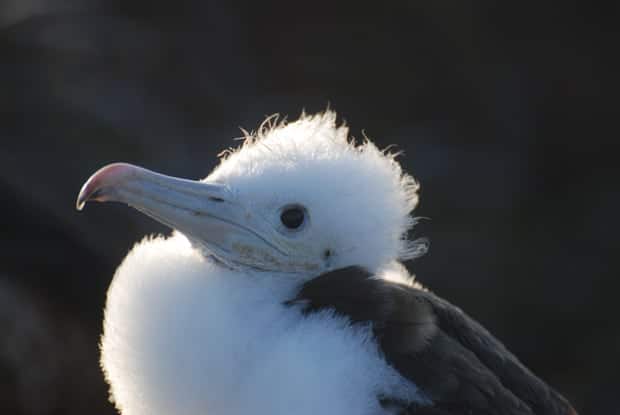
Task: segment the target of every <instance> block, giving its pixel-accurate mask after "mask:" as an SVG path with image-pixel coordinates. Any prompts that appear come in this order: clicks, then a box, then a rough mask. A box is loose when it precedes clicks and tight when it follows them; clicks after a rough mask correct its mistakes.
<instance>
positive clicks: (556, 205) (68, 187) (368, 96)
mask: <svg viewBox="0 0 620 415" xmlns="http://www.w3.org/2000/svg"><path fill="white" fill-rule="evenodd" d="M610 4H611V5H610V6H608V8H604V7H603V6H602V5H600V4H596V3H595V2H589V3H587V2H581V4H572V3H571V2H551V1H539V2H523V1H522V2H495V1H477V2H461V1H446V0H434V1H427V2H422V1H414V0H410V1H392V2H389V1H386V2H363V1H355V2H354V1H351V2H342V3H337V4H336V3H323V2H285V1H279V2H275V3H265V2H260V1H257V2H253V1H229V2H215V1H205V0H201V1H199V0H196V1H176V2H171V1H163V0H148V1H147V0H141V1H129V0H0V195H1V199H0V200H1V201H2V203H1V204H0V217H1V222H0V223H1V228H0V229H1V232H2V233H1V238H0V413H2V414H18V415H20V414H37V415H38V414H84V413H87V414H113V413H114V410H113V408H112V406H111V405H110V404H109V403H108V402H107V391H106V386H105V385H104V382H103V377H102V375H101V373H100V370H99V367H98V345H97V343H98V338H99V334H100V330H101V321H102V309H103V304H104V298H105V292H106V289H107V286H108V284H109V283H110V280H111V277H112V274H113V272H114V269H115V267H116V266H117V265H118V264H119V262H120V261H121V260H122V258H123V256H124V255H125V254H126V252H127V250H128V249H129V248H130V247H131V246H132V244H133V243H134V242H135V241H137V240H138V239H141V238H142V236H143V235H145V234H148V233H153V232H168V231H167V230H166V229H164V228H163V227H161V226H160V225H158V224H156V223H154V222H153V221H151V220H149V219H147V218H145V217H142V216H141V215H140V214H138V213H136V212H134V211H132V210H130V209H127V208H126V207H123V206H117V205H105V206H101V205H91V206H90V207H89V209H87V210H86V211H85V212H83V213H78V212H76V211H75V209H74V201H75V198H76V195H77V192H78V190H79V188H80V186H81V184H82V183H83V182H84V181H85V179H86V178H87V177H88V176H89V175H90V174H91V173H92V172H94V171H95V170H96V169H97V168H99V167H100V166H102V165H104V164H106V163H109V162H113V161H119V160H122V161H128V162H132V163H136V164H140V165H143V166H146V167H148V168H151V169H154V170H157V171H161V172H164V173H167V174H172V175H178V176H183V177H189V178H200V177H204V176H206V175H207V174H208V173H209V171H210V170H211V169H212V168H213V167H214V166H215V165H216V163H217V158H216V154H217V153H218V152H219V151H221V150H222V149H224V148H226V147H229V146H231V145H236V143H235V142H233V141H231V139H232V138H233V137H239V136H241V133H240V131H239V129H238V127H239V126H242V127H245V128H247V129H253V128H256V126H257V125H258V124H259V123H260V122H261V121H262V119H263V118H264V116H265V115H268V114H272V113H275V112H279V113H281V114H286V115H289V116H290V118H291V119H294V118H295V117H296V116H297V115H298V114H299V113H300V112H301V110H302V109H304V108H305V109H306V110H307V111H309V112H312V111H318V110H322V109H325V108H326V107H327V105H328V104H329V105H330V106H331V108H333V109H335V110H337V111H338V112H339V113H340V114H341V117H342V119H343V120H346V121H347V123H348V124H349V125H350V126H351V127H352V133H353V135H355V136H357V137H361V136H362V131H364V132H365V133H366V134H367V135H368V136H369V137H371V138H372V139H373V140H375V141H376V142H377V143H378V145H379V146H381V147H385V146H387V145H389V144H397V145H398V148H399V149H401V150H403V151H404V155H403V156H402V157H401V158H400V161H401V162H402V164H403V165H404V166H405V168H406V169H407V170H408V171H409V172H412V173H413V174H414V175H415V176H416V177H417V178H418V179H419V181H420V182H421V184H422V192H421V204H420V206H419V208H418V210H417V214H418V215H420V216H426V217H430V218H431V220H427V221H424V222H422V224H421V225H420V226H419V227H418V228H417V231H416V235H424V236H427V237H429V238H430V240H431V244H432V245H431V251H430V253H429V254H428V255H427V256H425V257H423V258H422V259H419V260H417V261H415V262H414V263H410V264H407V265H408V267H409V269H410V270H412V271H413V272H415V273H416V274H417V275H418V278H419V280H421V281H422V282H423V283H424V284H426V285H428V286H429V287H430V288H431V289H432V290H434V291H435V292H437V293H438V294H440V295H441V296H444V297H446V298H447V299H449V300H451V301H452V302H454V303H456V304H458V305H459V306H461V307H462V308H463V309H464V310H466V311H467V312H468V313H470V314H471V315H472V316H474V317H475V318H477V319H479V320H480V321H481V322H482V323H483V324H484V325H486V326H487V327H488V328H489V329H490V330H491V331H492V332H493V333H495V334H496V335H497V336H498V337H499V338H500V339H501V340H503V341H504V342H505V343H506V344H507V345H508V347H509V348H510V349H512V350H513V351H514V352H515V353H516V354H517V355H518V356H519V357H520V358H521V359H522V360H523V361H524V362H525V363H526V364H527V365H528V366H529V367H531V368H532V369H533V370H534V371H535V372H536V373H537V374H539V375H540V376H541V377H542V378H544V379H545V380H547V381H548V382H550V383H551V384H552V385H554V386H555V387H556V388H557V389H559V390H560V391H561V392H563V393H564V394H565V395H566V396H567V397H568V398H569V399H570V400H571V401H572V402H573V403H574V405H575V406H576V408H577V409H578V410H580V412H581V413H582V414H588V413H590V414H617V413H619V412H618V407H619V405H620V398H619V397H618V390H619V388H620V381H619V380H618V379H619V378H618V371H619V370H620V326H619V324H618V322H617V319H618V316H619V313H618V306H617V301H618V300H617V296H618V293H617V291H618V289H619V288H620V282H619V280H618V276H619V275H618V261H617V260H616V258H617V255H618V253H617V252H615V251H616V250H617V248H618V246H619V245H618V242H617V237H618V231H619V230H620V229H619V227H618V219H617V218H618V215H619V213H620V192H619V187H618V183H619V178H620V177H619V175H618V156H617V153H616V151H614V150H615V148H614V146H613V144H614V142H616V141H617V140H618V127H617V123H618V118H619V116H620V111H618V98H617V97H618V95H617V94H616V93H615V90H614V88H615V87H616V85H615V82H616V77H617V74H618V71H617V69H616V68H613V67H612V61H614V60H615V58H617V55H618V45H619V43H618V39H617V37H616V36H615V34H616V32H617V31H618V21H619V20H618V14H617V11H616V10H615V8H617V6H616V5H615V3H610ZM612 258H613V260H612Z"/></svg>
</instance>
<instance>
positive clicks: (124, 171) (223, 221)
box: [76, 163, 279, 263]
mask: <svg viewBox="0 0 620 415" xmlns="http://www.w3.org/2000/svg"><path fill="white" fill-rule="evenodd" d="M89 201H97V202H108V201H115V202H122V203H126V204H128V205H129V206H132V207H134V208H135V209H137V210H139V211H141V212H142V213H144V214H146V215H148V216H150V217H152V218H154V219H155V220H157V221H159V222H161V223H163V224H165V225H167V226H169V227H171V228H174V229H177V230H179V231H180V232H182V233H183V234H185V235H186V236H187V237H189V238H190V239H191V240H193V241H198V242H200V243H201V244H204V245H205V246H207V247H208V248H209V250H210V251H211V252H213V253H214V254H216V255H218V254H219V255H218V256H220V257H223V258H226V259H231V260H233V261H234V262H241V263H245V262H247V261H249V262H254V261H253V258H245V260H244V258H243V256H244V255H246V256H247V255H249V254H251V252H250V251H253V252H256V251H261V250H266V251H271V252H273V251H274V250H275V251H276V252H278V251H279V250H278V249H277V248H276V247H275V246H274V245H272V244H271V243H270V242H269V241H267V240H266V239H265V238H263V237H261V236H260V235H259V234H258V233H257V232H256V231H254V230H253V229H252V227H251V225H250V224H249V223H248V222H249V221H250V218H251V214H250V212H248V211H246V209H245V208H244V207H243V206H241V205H240V204H239V203H237V202H236V200H235V197H234V194H233V192H231V191H230V190H229V189H228V188H227V187H226V186H225V185H222V184H218V183H206V182H200V181H195V180H186V179H179V178H176V177H171V176H166V175H163V174H159V173H155V172H152V171H150V170H147V169H143V168H141V167H137V166H133V165H131V164H125V163H115V164H110V165H107V166H105V167H103V168H101V169H100V170H98V171H97V172H96V173H95V174H93V175H92V176H91V177H90V178H89V179H88V180H87V181H86V183H84V186H82V190H81V191H80V194H79V195H78V198H77V204H76V207H77V209H78V210H81V209H82V208H83V207H84V204H85V203H86V202H89ZM261 248H263V249H261ZM256 253H257V252H256ZM254 259H255V258H254Z"/></svg>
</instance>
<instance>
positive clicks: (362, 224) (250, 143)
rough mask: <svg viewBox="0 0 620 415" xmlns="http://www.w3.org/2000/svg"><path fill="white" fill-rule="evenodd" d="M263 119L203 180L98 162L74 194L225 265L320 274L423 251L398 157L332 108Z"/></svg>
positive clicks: (413, 186)
mask: <svg viewBox="0 0 620 415" xmlns="http://www.w3.org/2000/svg"><path fill="white" fill-rule="evenodd" d="M272 124H273V125H271V124H263V126H261V128H260V129H259V131H258V133H256V134H255V135H253V136H248V137H247V138H246V141H245V142H244V144H243V145H241V146H240V147H239V148H238V149H236V150H231V151H228V152H226V154H225V155H224V156H223V157H222V160H221V163H220V165H219V166H218V167H217V168H216V169H215V170H214V171H213V172H212V173H211V174H210V175H209V176H208V177H207V178H205V179H204V180H201V181H194V180H185V179H178V178H174V177H170V176H165V175H161V174H158V173H154V172H151V171H149V170H146V169H143V168H140V167H136V166H132V165H129V164H122V163H116V164H111V165H108V166H106V167H103V168H102V169H100V170H99V171H97V172H96V173H95V174H93V175H92V176H91V177H90V179H89V180H88V181H87V182H86V183H85V184H84V186H83V187H82V190H81V192H80V194H79V196H78V200H77V205H78V209H81V208H82V207H83V205H84V203H85V202H87V201H92V200H95V201H118V202H123V203H126V204H128V205H130V206H132V207H134V208H136V209H138V210H139V211H141V212H143V213H145V214H146V215H148V216H151V217H152V218H154V219H156V220H158V221H160V222H162V223H163V224H165V225H167V226H170V227H171V228H174V229H176V230H178V231H179V232H181V233H183V234H184V235H185V236H187V237H188V239H189V240H190V241H191V242H192V244H193V245H194V246H195V247H197V248H199V249H201V250H202V251H203V252H204V253H205V254H206V255H208V256H212V257H214V258H216V260H219V261H220V262H222V263H224V264H226V265H227V266H229V267H246V268H252V269H256V270H265V271H280V272H290V273H297V274H312V275H316V274H318V273H322V272H324V271H327V270H329V269H335V268H340V267H345V266H348V265H360V266H364V267H366V268H368V269H370V270H376V269H377V268H379V267H381V266H382V265H385V264H387V263H389V262H391V261H394V260H399V259H400V260H403V259H409V258H412V257H415V256H418V255H419V254H421V253H423V251H424V249H425V245H424V244H423V243H421V242H416V241H408V240H407V232H408V231H409V229H410V228H411V227H412V226H413V223H414V219H413V218H412V216H411V212H412V210H413V208H414V207H415V205H416V203H417V193H416V191H417V189H418V186H417V183H416V182H415V181H414V179H413V178H412V177H411V176H409V175H407V174H405V173H403V172H402V170H401V167H400V165H399V164H398V162H397V161H396V160H395V159H394V155H392V154H389V153H388V152H386V151H381V150H379V149H378V148H377V147H376V146H375V145H374V144H373V143H371V142H370V141H367V140H366V141H364V143H362V144H360V145H356V144H355V143H354V142H353V141H351V140H350V139H349V138H348V128H347V127H346V126H337V124H336V115H335V114H334V113H333V112H329V111H328V112H325V113H322V114H318V115H314V116H307V115H302V116H301V117H300V119H299V120H297V121H295V122H291V123H288V124H286V123H272Z"/></svg>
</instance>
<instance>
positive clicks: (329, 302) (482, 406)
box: [288, 267, 576, 415]
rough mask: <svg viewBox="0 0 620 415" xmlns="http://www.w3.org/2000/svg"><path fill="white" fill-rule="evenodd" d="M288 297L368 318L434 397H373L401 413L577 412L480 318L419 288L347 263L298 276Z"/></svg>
mask: <svg viewBox="0 0 620 415" xmlns="http://www.w3.org/2000/svg"><path fill="white" fill-rule="evenodd" d="M288 304H289V305H294V304H300V305H301V307H302V310H303V312H304V313H312V312H316V311H319V310H322V309H326V308H331V309H334V310H335V311H336V312H337V313H340V314H343V315H346V316H348V318H349V319H350V320H351V322H352V323H353V324H355V323H368V322H370V323H371V324H372V327H373V332H374V334H375V336H376V337H377V341H378V343H379V345H380V347H381V349H382V351H383V353H384V355H385V358H386V360H387V362H388V363H390V364H391V365H392V366H393V367H394V368H395V369H396V370H398V371H399V372H400V373H401V374H402V375H403V376H404V377H406V378H408V379H409V380H411V381H412V382H413V383H415V384H416V385H417V386H418V387H419V388H421V389H422V391H423V392H424V393H426V394H427V395H428V396H429V397H430V398H431V399H432V400H433V405H431V406H426V407H416V406H415V405H412V404H410V405H405V404H404V403H402V402H398V401H396V400H392V399H391V398H390V397H380V399H381V402H382V403H383V404H385V405H392V406H394V405H396V406H398V407H400V408H401V414H410V415H413V414H416V415H421V414H428V415H457V414H458V415H461V414H471V415H504V414H505V415H532V414H537V415H543V414H545V415H546V414H549V415H556V414H557V415H560V414H561V415H569V414H576V413H575V412H574V410H573V409H572V408H571V407H570V405H569V404H568V403H567V402H566V400H564V398H563V397H561V396H560V395H559V394H558V393H557V392H555V391H554V390H553V389H551V388H550V387H549V386H548V385H546V384H545V383H544V382H542V381H541V380H540V379H538V378H537V377H536V376H535V375H533V374H532V373H531V372H530V371H529V370H528V369H527V368H525V367H524V366H523V365H522V364H521V363H520V362H519V360H518V359H517V358H516V357H515V356H514V355H512V354H511V353H510V352H509V351H508V350H507V349H506V348H505V347H504V346H503V345H502V344H501V342H499V341H498V340H497V339H495V338H494V337H493V336H492V335H491V334H490V333H489V332H488V331H487V330H485V329H484V328H483V327H482V326H481V325H480V324H478V323H476V322H475V321H474V320H472V319H471V318H469V317H468V316H467V315H465V314H464V313H463V312H462V311H461V310H460V309H458V308H457V307H455V306H453V305H451V304H450V303H448V302H447V301H445V300H442V299H441V298H439V297H437V296H435V295H433V294H432V293H430V292H427V291H425V290H421V289H417V288H414V287H410V286H406V285H402V284H398V283H394V282H390V281H387V280H383V279H378V278H374V277H373V276H372V275H371V274H369V273H368V272H367V271H366V270H364V269H362V268H359V267H348V268H343V269H339V270H336V271H332V272H329V273H326V274H323V275H321V276H319V277H317V278H315V279H313V280H311V281H309V282H307V283H305V284H304V285H303V286H302V287H301V289H300V291H299V293H298V295H297V296H296V297H295V298H294V299H292V300H291V301H289V302H288ZM571 411H572V412H571Z"/></svg>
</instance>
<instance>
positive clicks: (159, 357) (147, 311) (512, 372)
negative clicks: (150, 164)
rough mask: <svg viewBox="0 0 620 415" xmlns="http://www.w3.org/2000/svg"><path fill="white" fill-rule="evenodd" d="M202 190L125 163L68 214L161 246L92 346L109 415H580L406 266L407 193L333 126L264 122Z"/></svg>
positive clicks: (145, 245) (332, 120) (405, 177)
mask: <svg viewBox="0 0 620 415" xmlns="http://www.w3.org/2000/svg"><path fill="white" fill-rule="evenodd" d="M245 135H246V137H245V140H244V141H243V143H242V144H241V145H240V146H239V147H238V148H235V149H228V150H227V151H225V152H224V153H222V154H221V155H220V162H219V165H217V167H216V168H215V169H214V170H213V171H212V172H211V173H210V174H209V175H208V176H207V177H206V178H204V179H202V180H189V179H181V178H176V177H172V176H167V175H163V174H160V173H156V172H153V171H150V170H147V169H145V168H142V167H137V166H134V165H131V164H126V163H114V164H110V165H107V166H105V167H103V168H101V169H99V170H98V171H96V172H95V173H94V174H93V175H92V176H91V177H90V178H89V179H88V180H87V181H86V182H85V183H84V185H83V187H82V188H81V190H80V193H79V195H78V198H77V208H78V210H81V209H82V208H83V207H84V205H85V203H86V202H95V201H96V202H120V203H124V204H126V205H128V206H130V207H133V208H135V209H137V210H138V211H140V212H142V213H144V214H146V215H148V216H150V217H151V218H153V219H155V220H156V221H158V222H161V223H162V224H164V225H166V226H167V227H169V228H171V229H172V232H171V234H170V235H168V236H162V235H156V236H148V237H146V238H144V239H143V240H142V241H140V242H138V243H137V244H136V245H135V246H134V247H133V248H132V249H131V250H130V251H129V253H128V254H127V256H126V257H125V259H124V260H123V261H122V263H121V264H120V266H119V267H118V269H117V270H116V272H115V274H114V277H113V279H112V282H111V284H110V287H109V289H108V292H107V298H106V306H105V313H104V322H103V334H102V337H101V342H100V352H101V367H102V370H103V373H104V376H105V379H106V381H107V382H108V384H109V386H110V398H111V400H112V402H113V403H114V404H115V406H116V408H117V409H118V411H119V412H120V413H122V414H123V415H142V414H149V415H159V414H162V415H163V414H172V413H174V414H179V415H198V414H201V415H204V414H207V415H237V414H248V413H251V414H259V415H262V414H270V415H278V414H287V415H290V414H299V415H305V414H334V415H353V414H355V415H366V414H367V415H371V414H372V415H381V414H400V415H414V414H418V415H464V414H472V415H517V414H518V415H531V414H537V415H542V414H549V415H560V414H561V415H576V411H575V410H574V409H573V408H572V406H571V405H570V403H569V402H568V401H567V400H566V399H565V398H564V397H562V396H561V395H560V394H559V393H558V392H556V391H555V390H554V389H553V388H552V387H551V386H549V385H547V384H546V383H545V382H544V381H543V380H541V379H539V378H538V377H537V376H536V375H534V374H533V373H532V372H531V371H530V370H529V369H528V368H526V367H525V366H524V365H523V364H522V363H521V362H520V361H519V360H518V358H517V357H515V356H514V355H513V354H512V353H511V352H510V351H509V350H508V349H507V348H506V347H505V346H504V345H503V344H502V343H501V342H500V341H499V340H497V339H496V338H495V337H494V336H493V335H492V334H491V333H489V332H488V331H487V330H486V329H485V328H484V327H483V326H482V325H481V324H479V323H478V322H476V321H475V320H473V319H472V318H471V317H469V316H468V315H467V314H465V313H464V312H463V311H462V310H460V309H459V308H458V307H457V306H455V305H452V304H451V303H449V302H448V301H446V300H444V299H442V298H441V297H439V296H437V295H435V294H434V293H432V292H431V291H429V290H428V289H426V288H425V287H424V286H422V285H421V284H420V283H418V282H417V280H416V279H415V278H414V276H413V275H412V274H411V273H409V271H408V270H407V268H406V267H405V266H404V265H403V263H404V262H405V261H407V260H411V259H414V258H417V257H418V256H420V255H422V254H424V253H425V252H426V249H427V246H428V243H427V241H425V240H423V239H414V240H411V238H410V237H409V235H411V233H412V232H411V229H412V227H413V226H414V225H415V223H416V218H415V217H414V216H413V211H414V209H415V207H416V205H417V203H418V190H419V184H418V182H417V181H416V180H415V179H414V178H413V177H412V176H411V175H409V174H408V173H407V172H405V171H403V169H402V167H401V165H400V163H399V162H398V160H397V156H398V153H394V152H392V151H391V150H390V149H385V150H382V149H379V148H378V147H377V146H376V145H375V144H374V143H373V142H372V141H370V139H368V138H365V140H363V141H362V142H357V141H356V140H354V139H353V138H351V137H350V135H349V129H348V127H347V126H346V125H345V124H343V123H339V122H338V118H337V115H336V113H335V112H334V111H332V110H329V109H328V110H326V111H323V112H320V113H317V114H312V115H310V114H306V113H302V114H301V116H300V117H299V118H298V119H297V120H295V121H292V122H287V121H286V120H284V121H282V120H280V121H278V120H275V119H274V118H272V117H270V118H268V119H267V120H266V121H265V122H263V123H262V124H261V125H260V127H259V128H258V129H257V131H256V132H253V133H248V132H245Z"/></svg>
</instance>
